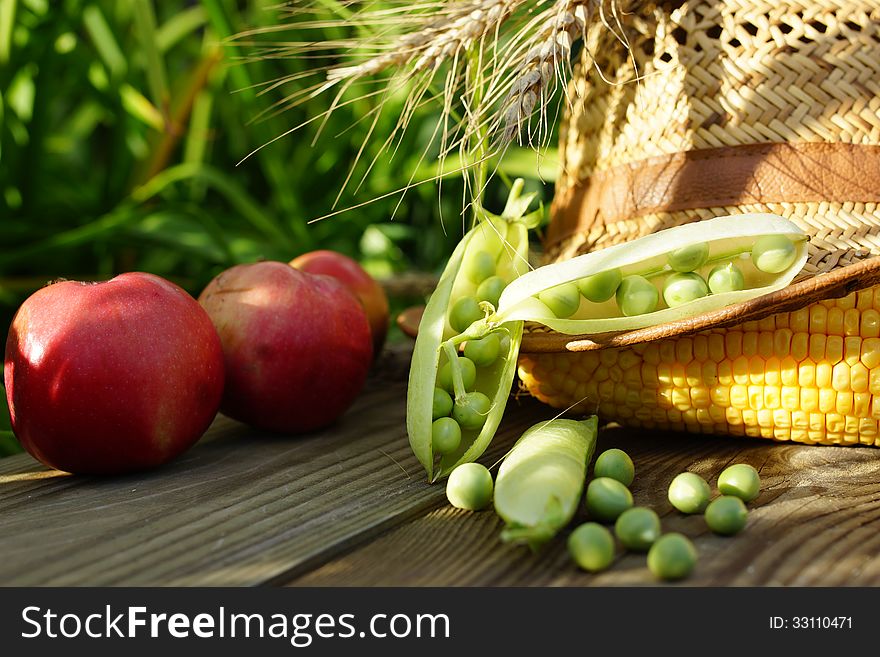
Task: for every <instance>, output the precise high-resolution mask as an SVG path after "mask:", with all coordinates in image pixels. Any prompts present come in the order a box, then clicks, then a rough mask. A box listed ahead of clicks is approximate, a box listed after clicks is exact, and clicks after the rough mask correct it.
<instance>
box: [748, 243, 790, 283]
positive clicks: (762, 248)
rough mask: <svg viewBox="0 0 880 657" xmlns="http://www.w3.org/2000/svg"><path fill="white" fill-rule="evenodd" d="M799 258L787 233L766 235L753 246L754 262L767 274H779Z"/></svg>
mask: <svg viewBox="0 0 880 657" xmlns="http://www.w3.org/2000/svg"><path fill="white" fill-rule="evenodd" d="M796 258H797V249H795V247H794V243H793V242H792V241H791V240H790V239H788V238H787V237H786V236H785V235H765V236H764V237H759V238H758V239H757V240H755V244H754V246H752V262H753V263H754V264H755V267H757V268H758V269H759V270H761V271H763V272H765V273H767V274H778V273H780V272H783V271H785V270H786V269H788V268H789V267H791V265H792V263H794V261H795V259H796Z"/></svg>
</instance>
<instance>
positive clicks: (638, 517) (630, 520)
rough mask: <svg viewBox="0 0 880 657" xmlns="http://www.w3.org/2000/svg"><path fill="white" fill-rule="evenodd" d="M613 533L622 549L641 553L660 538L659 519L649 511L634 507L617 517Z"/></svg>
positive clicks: (644, 508) (641, 507)
mask: <svg viewBox="0 0 880 657" xmlns="http://www.w3.org/2000/svg"><path fill="white" fill-rule="evenodd" d="M614 533H615V534H617V538H618V540H620V543H621V545H623V547H625V548H627V549H629V550H637V551H639V552H643V551H645V550H647V549H648V548H649V547H651V545H653V544H654V541H656V540H657V539H658V538H659V537H660V517H659V516H658V515H657V514H656V513H654V511H652V510H651V509H648V508H646V507H643V506H634V507H633V508H631V509H627V510H626V511H624V512H623V513H621V514H620V516H618V518H617V522H615V523H614Z"/></svg>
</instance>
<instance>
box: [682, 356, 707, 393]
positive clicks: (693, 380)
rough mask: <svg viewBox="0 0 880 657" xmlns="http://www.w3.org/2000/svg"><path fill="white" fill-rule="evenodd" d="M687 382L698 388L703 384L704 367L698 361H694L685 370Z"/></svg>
mask: <svg viewBox="0 0 880 657" xmlns="http://www.w3.org/2000/svg"><path fill="white" fill-rule="evenodd" d="M684 377H685V381H686V382H687V384H688V385H689V386H692V387H693V386H698V385H700V384H701V383H702V382H703V366H702V363H700V361H698V360H692V361H691V362H690V363H688V364H687V366H685V368H684Z"/></svg>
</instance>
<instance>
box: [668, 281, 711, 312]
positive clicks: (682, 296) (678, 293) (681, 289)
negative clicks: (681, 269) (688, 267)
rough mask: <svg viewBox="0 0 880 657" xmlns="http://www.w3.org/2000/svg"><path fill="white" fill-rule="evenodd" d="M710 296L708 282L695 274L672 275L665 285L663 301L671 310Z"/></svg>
mask: <svg viewBox="0 0 880 657" xmlns="http://www.w3.org/2000/svg"><path fill="white" fill-rule="evenodd" d="M707 294H709V287H708V286H707V285H706V281H704V280H703V279H702V277H701V276H700V275H699V274H694V273H693V272H686V273H676V274H672V275H671V276H670V277H669V278H667V279H666V282H665V283H664V284H663V300H664V301H666V305H667V306H669V307H670V308H675V307H676V306H680V305H681V304H683V303H687V302H688V301H693V300H694V299H701V298H702V297H704V296H706V295H707Z"/></svg>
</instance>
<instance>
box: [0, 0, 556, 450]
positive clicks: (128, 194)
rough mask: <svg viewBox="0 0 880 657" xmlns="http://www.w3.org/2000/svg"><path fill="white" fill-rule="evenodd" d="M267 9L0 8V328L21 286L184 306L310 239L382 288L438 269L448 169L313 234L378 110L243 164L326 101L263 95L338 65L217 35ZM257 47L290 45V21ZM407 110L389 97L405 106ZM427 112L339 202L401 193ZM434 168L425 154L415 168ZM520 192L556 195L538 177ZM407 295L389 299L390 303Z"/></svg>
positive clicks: (206, 3)
mask: <svg viewBox="0 0 880 657" xmlns="http://www.w3.org/2000/svg"><path fill="white" fill-rule="evenodd" d="M380 1H381V0H380ZM277 4H278V0H251V1H249V2H237V1H235V0H162V1H161V2H159V1H158V0H0V322H2V325H3V326H4V327H6V326H8V324H9V322H10V320H11V318H12V315H13V314H14V312H15V309H16V308H17V307H18V305H19V304H20V303H21V302H22V301H23V300H24V299H25V298H26V297H27V296H28V295H29V294H31V293H32V292H33V291H34V290H36V289H38V288H39V287H40V286H42V285H44V284H45V283H46V282H47V281H50V280H53V279H57V278H70V279H81V280H90V279H105V278H109V277H112V276H114V275H116V274H118V273H120V272H123V271H134V270H140V271H150V272H153V273H156V274H159V275H162V276H165V277H167V278H169V279H171V280H174V281H175V282H177V283H178V284H180V285H182V286H183V287H184V288H186V289H187V290H189V291H190V292H191V293H193V294H194V295H195V294H198V291H199V290H200V289H201V288H202V287H203V286H204V285H205V284H206V283H207V282H208V281H209V280H210V279H211V278H212V277H213V276H214V275H216V274H217V273H218V272H220V271H222V270H223V269H225V268H227V267H229V266H231V265H233V264H237V263H241V262H251V261H254V260H257V259H260V258H264V259H273V260H284V261H286V260H289V259H291V258H292V257H294V256H296V255H298V254H300V253H304V252H306V251H310V250H313V249H316V248H329V249H335V250H337V251H341V252H343V253H346V254H348V255H351V256H353V257H355V258H357V259H358V260H360V261H361V262H362V263H363V264H364V265H365V266H366V267H367V269H368V270H369V271H370V272H371V273H372V274H374V275H375V276H377V277H380V278H381V277H387V276H391V275H394V274H395V273H398V272H402V271H410V270H417V271H428V272H437V271H439V270H440V269H441V268H442V265H443V263H444V261H445V259H446V257H447V256H448V254H449V253H450V252H451V250H452V248H453V247H454V245H455V242H456V241H457V239H458V238H459V237H460V236H461V234H462V227H463V223H464V222H463V219H462V216H461V208H462V200H463V199H462V184H461V181H460V180H459V179H458V177H457V176H453V177H450V178H449V179H448V180H447V181H444V183H443V187H442V192H443V193H442V196H441V195H438V186H437V185H436V184H434V183H429V184H425V185H421V186H419V187H417V188H414V189H412V190H411V191H410V192H409V193H408V194H407V195H406V196H405V197H404V199H403V201H402V202H401V203H400V205H399V206H398V201H399V198H400V197H399V196H391V197H388V198H385V199H383V200H380V201H377V202H374V203H369V204H366V205H363V206H361V207H360V208H358V209H356V210H353V211H350V212H345V213H343V214H340V215H338V216H335V217H333V218H330V219H326V220H324V221H319V222H316V223H309V222H310V220H312V219H315V218H318V217H321V216H323V215H326V214H327V213H329V212H330V211H331V210H332V209H333V207H334V205H333V204H334V199H335V198H336V196H337V193H338V192H339V190H340V188H341V185H342V180H343V179H344V178H345V176H346V174H347V173H348V169H349V167H350V165H351V162H352V161H353V159H354V157H355V154H356V153H357V152H358V150H359V149H360V148H361V145H362V144H363V143H364V141H365V135H366V132H367V130H368V128H369V123H370V121H365V120H363V118H364V117H365V116H367V115H368V113H369V111H370V109H371V108H372V107H373V103H374V102H375V100H372V99H363V100H359V101H357V102H354V103H351V104H349V105H346V106H344V107H341V108H339V109H338V110H337V111H336V112H335V113H334V114H333V115H332V116H331V118H330V119H329V121H327V123H326V125H325V126H324V130H323V133H322V135H321V136H320V138H319V139H318V140H317V141H316V143H315V144H314V146H313V145H312V141H313V139H314V138H315V135H316V125H317V123H314V124H309V125H307V126H306V127H304V128H303V129H301V130H299V131H296V132H294V133H293V134H291V135H288V136H286V137H283V138H281V139H279V140H277V141H275V142H273V143H271V144H269V145H268V146H266V147H265V148H262V149H260V150H259V151H257V152H256V153H255V154H254V155H253V156H252V157H250V158H247V159H245V160H244V161H243V162H241V160H242V159H243V158H244V157H245V156H246V155H248V154H249V153H251V152H252V151H254V149H256V148H257V147H259V146H262V145H264V144H266V143H268V142H270V141H271V140H272V139H273V138H275V137H277V136H279V135H281V134H283V133H285V132H286V131H288V130H290V128H291V127H293V126H296V125H298V124H300V123H302V122H304V121H306V120H307V119H308V118H311V117H314V116H316V115H318V114H320V113H321V112H323V111H324V110H326V109H327V106H328V103H329V102H330V99H329V97H326V96H323V97H318V98H315V99H312V100H309V101H308V102H306V103H304V104H303V105H301V106H299V107H297V108H293V109H289V110H286V111H281V112H275V111H273V108H274V107H275V106H276V103H278V102H279V101H281V100H282V99H283V98H284V97H285V95H286V94H289V93H291V92H292V91H293V90H295V84H296V83H291V84H286V85H280V86H279V87H277V88H271V89H270V88H268V86H267V84H266V83H268V82H271V81H274V80H277V79H280V78H282V77H283V76H285V75H289V74H291V73H295V72H297V71H301V70H303V68H304V67H305V66H309V67H312V66H320V65H322V64H328V63H333V62H334V61H338V60H333V59H329V60H310V61H308V62H302V61H291V60H289V59H284V58H262V59H257V58H253V57H250V56H249V55H251V54H253V53H252V52H249V50H248V46H246V45H244V44H242V43H240V42H238V41H235V40H231V39H230V37H232V36H234V35H237V34H239V33H241V32H244V31H245V30H252V29H254V28H259V27H269V26H274V25H277V24H278V22H279V17H278V11H277ZM320 6H321V7H323V8H324V11H326V16H327V18H339V17H340V16H341V15H342V14H341V12H343V11H344V10H343V8H342V7H341V6H340V5H338V4H337V3H336V2H335V1H334V0H322V2H321V3H320ZM350 29H355V28H350ZM339 30H340V28H327V30H326V34H325V35H324V36H325V38H327V39H333V38H338V37H340V36H350V34H347V35H340V34H339ZM267 36H271V38H273V39H276V40H277V39H288V40H295V39H297V38H303V35H297V34H296V29H295V28H292V29H291V30H290V31H286V32H284V33H281V34H273V35H267ZM307 38H309V39H314V38H315V33H314V31H310V32H309V33H308V35H307ZM403 100H404V99H403V97H402V96H401V98H400V99H395V101H394V102H397V103H399V105H398V107H402V103H403ZM392 104H393V103H392ZM394 109H395V108H394V107H392V108H391V110H392V111H390V112H386V113H385V114H383V116H382V122H380V124H379V125H377V126H376V134H377V135H378V137H377V138H375V139H372V140H369V141H367V145H366V149H365V152H364V155H363V162H364V163H365V164H366V163H369V162H371V161H372V160H373V159H374V157H375V156H376V155H377V154H379V150H378V149H379V148H380V146H381V143H382V141H383V139H384V135H386V134H388V132H390V130H391V128H392V127H393V122H394V120H395V119H396V116H395V112H394V111H393V110H394ZM438 118H439V106H437V107H425V108H424V109H423V110H422V111H421V112H420V114H419V115H418V116H417V117H416V120H415V122H414V123H413V125H412V127H411V129H410V130H409V131H408V132H407V133H406V135H405V137H404V138H403V140H402V142H401V144H400V146H399V147H398V148H397V149H396V151H395V154H394V156H393V157H391V155H390V154H382V155H380V156H379V157H378V158H377V159H376V162H375V165H374V166H373V168H372V170H371V171H370V174H369V176H368V177H367V178H366V180H365V182H364V183H363V185H362V186H360V187H359V188H357V189H356V187H357V186H355V185H353V186H351V187H350V188H349V190H348V191H347V192H346V193H345V194H343V196H342V198H341V199H339V202H338V207H349V206H352V205H356V204H359V203H362V202H363V201H366V200H370V199H374V198H377V197H380V196H382V195H384V194H387V193H388V192H390V191H393V190H396V189H399V188H401V187H403V186H404V185H406V183H407V181H408V180H409V178H410V176H411V174H412V173H413V171H415V170H417V169H418V168H419V166H420V164H419V158H420V156H421V154H422V152H423V151H425V150H426V149H427V150H428V152H429V153H430V152H431V149H432V148H433V145H432V144H429V143H427V140H428V139H429V138H430V135H431V132H432V129H433V126H434V125H435V124H436V121H437V120H438ZM428 162H430V158H429V160H428ZM364 166H365V165H364ZM504 166H505V169H506V172H507V173H510V174H512V175H513V174H515V175H525V176H526V177H531V178H537V175H536V172H535V169H536V166H535V159H534V155H533V154H530V153H527V152H521V153H510V154H509V156H508V157H507V158H506V159H505V164H504ZM363 168H364V167H361V169H363ZM361 173H362V171H361ZM431 173H433V171H431V169H430V165H427V166H426V164H425V163H422V164H421V169H420V175H422V176H427V175H429V174H431ZM504 178H505V176H504V175H502V176H501V177H500V180H499V181H496V184H495V186H494V187H493V188H492V189H490V190H489V193H488V195H487V206H489V207H490V209H491V208H492V206H493V204H494V205H498V206H499V209H500V206H501V205H502V203H501V199H502V198H503V197H504V196H506V191H505V189H504V185H503V180H504ZM530 187H532V188H535V189H541V190H542V194H543V195H544V196H545V198H546V197H548V196H549V194H550V190H549V189H548V188H546V187H542V186H541V185H540V183H538V182H537V181H534V182H532V183H530ZM493 201H494V203H493ZM392 215H393V218H392ZM441 218H442V220H441ZM414 301H418V300H417V299H392V305H393V309H394V310H397V309H400V308H402V307H404V306H406V305H409V304H411V303H413V302H414ZM7 418H8V414H7V411H6V409H5V408H0V454H2V453H5V452H9V451H11V450H14V449H16V444H15V441H14V438H13V437H12V436H11V433H10V432H9V430H8V429H9V425H8V419H7Z"/></svg>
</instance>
